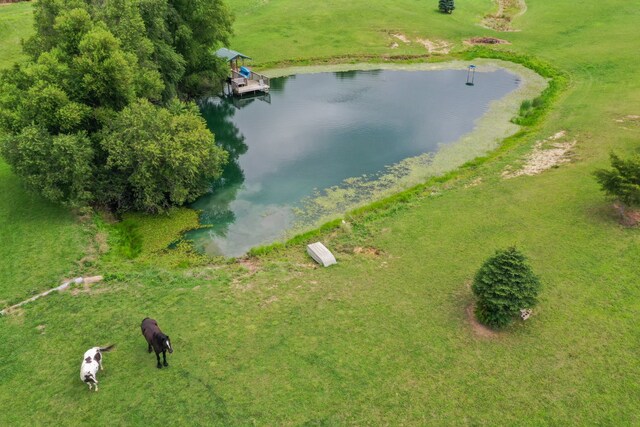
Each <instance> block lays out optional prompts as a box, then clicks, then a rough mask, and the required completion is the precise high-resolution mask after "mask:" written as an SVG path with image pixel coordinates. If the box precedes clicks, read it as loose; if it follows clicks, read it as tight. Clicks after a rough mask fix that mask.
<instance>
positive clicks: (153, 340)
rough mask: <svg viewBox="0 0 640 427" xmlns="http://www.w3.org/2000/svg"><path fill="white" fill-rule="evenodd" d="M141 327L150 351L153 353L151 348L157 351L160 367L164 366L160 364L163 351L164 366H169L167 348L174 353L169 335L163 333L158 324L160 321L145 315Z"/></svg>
mask: <svg viewBox="0 0 640 427" xmlns="http://www.w3.org/2000/svg"><path fill="white" fill-rule="evenodd" d="M140 328H141V329H142V335H144V338H145V339H146V340H147V343H148V344H149V353H151V348H153V350H154V351H155V352H156V358H157V359H158V369H160V368H162V365H161V364H160V353H162V357H163V359H164V366H169V364H168V363H167V350H169V353H173V348H172V347H171V341H169V336H168V335H165V334H163V333H162V331H161V330H160V327H159V326H158V322H156V321H155V320H153V319H149V318H148V317H145V318H144V319H143V320H142V324H141V325H140Z"/></svg>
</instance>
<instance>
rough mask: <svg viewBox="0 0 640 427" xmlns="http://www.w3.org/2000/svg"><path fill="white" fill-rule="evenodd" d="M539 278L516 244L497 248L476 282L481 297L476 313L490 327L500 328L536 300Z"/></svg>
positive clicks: (485, 263) (476, 293)
mask: <svg viewBox="0 0 640 427" xmlns="http://www.w3.org/2000/svg"><path fill="white" fill-rule="evenodd" d="M539 289H540V281H539V280H538V278H537V277H536V275H535V274H533V271H532V270H531V267H529V265H528V264H527V259H526V257H525V256H524V255H523V254H522V253H520V252H519V251H518V250H517V249H516V248H515V247H510V248H507V249H504V250H498V251H496V253H495V254H494V255H493V256H492V257H491V258H489V259H487V260H486V261H485V262H484V264H483V265H482V267H481V268H480V270H479V271H478V273H477V274H476V277H475V278H474V281H473V286H472V290H473V293H474V294H475V295H476V297H477V298H478V303H477V306H476V316H477V318H478V320H479V321H480V322H482V323H484V324H486V325H488V326H491V327H495V328H501V327H504V326H506V325H508V324H509V323H510V322H511V321H512V320H513V319H514V318H516V317H517V316H518V315H519V314H520V309H523V308H531V307H533V306H534V305H535V304H536V303H537V296H538V291H539Z"/></svg>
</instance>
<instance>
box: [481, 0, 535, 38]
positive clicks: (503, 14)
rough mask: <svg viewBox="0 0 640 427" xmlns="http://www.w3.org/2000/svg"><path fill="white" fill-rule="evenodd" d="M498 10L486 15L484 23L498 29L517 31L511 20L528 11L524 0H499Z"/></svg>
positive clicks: (488, 26)
mask: <svg viewBox="0 0 640 427" xmlns="http://www.w3.org/2000/svg"><path fill="white" fill-rule="evenodd" d="M497 3H498V11H497V12H496V13H492V14H489V15H485V17H484V18H483V19H482V25H483V26H485V27H487V28H490V29H492V30H496V31H505V32H506V31H517V30H515V29H514V28H513V27H511V21H512V20H513V18H516V17H518V16H520V15H522V14H524V13H525V12H526V11H527V4H526V3H525V2H524V0H497Z"/></svg>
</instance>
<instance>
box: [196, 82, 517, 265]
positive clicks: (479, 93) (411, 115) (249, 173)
mask: <svg viewBox="0 0 640 427" xmlns="http://www.w3.org/2000/svg"><path fill="white" fill-rule="evenodd" d="M516 78H517V77H516V76H515V75H514V74H511V73H510V72H508V71H506V70H497V71H493V72H487V73H479V74H477V75H476V85H475V86H473V87H469V86H466V85H465V81H466V71H465V70H444V71H426V72H425V71H422V72H420V71H387V70H378V71H349V72H340V73H319V74H306V75H304V74H303V75H298V76H291V77H288V78H286V77H285V78H277V79H272V80H271V93H270V94H268V95H266V96H259V97H246V98H240V99H238V98H222V99H221V98H212V99H209V100H207V101H206V102H204V103H203V104H202V113H203V115H204V117H205V119H206V120H207V124H208V126H209V128H210V129H211V130H212V131H213V132H214V134H215V138H216V143H218V144H219V145H221V146H223V147H224V148H225V149H226V150H227V151H229V153H230V159H231V161H230V163H229V164H228V165H227V167H226V168H225V171H224V174H223V178H222V179H221V180H219V181H218V182H215V183H214V184H213V191H212V193H211V194H209V195H206V196H204V197H202V198H200V199H199V200H197V201H196V202H195V203H194V204H193V205H192V206H193V207H194V208H195V209H199V210H202V215H201V222H202V223H203V224H205V225H208V226H210V228H204V229H201V230H196V231H193V232H190V233H189V234H188V237H189V238H191V239H193V240H194V242H195V243H196V246H197V247H198V248H200V249H202V250H204V251H206V252H207V253H210V254H216V255H219V254H222V255H227V256H238V255H241V254H243V253H245V252H246V251H247V250H248V249H250V248H251V247H253V246H256V245H260V244H266V243H270V242H273V241H275V240H278V239H279V238H282V236H283V234H284V232H285V231H286V230H287V229H289V228H290V227H291V226H292V224H293V222H294V221H295V215H294V210H293V208H294V207H296V206H297V205H298V204H299V203H300V201H301V200H302V199H304V198H305V197H309V196H310V195H311V194H313V192H314V190H322V189H324V188H328V187H331V186H335V185H338V184H340V183H341V182H342V181H343V180H344V179H346V178H349V177H358V176H362V175H368V176H371V175H375V174H376V173H377V172H379V171H381V170H382V169H384V167H385V166H387V165H391V164H394V163H396V162H398V161H400V160H402V159H405V158H408V157H412V156H416V155H419V154H423V153H427V152H435V151H436V150H437V148H438V145H439V144H442V143H448V142H452V141H455V140H457V139H458V138H460V137H461V136H462V135H464V134H465V133H468V132H470V131H471V130H472V129H473V122H474V120H476V119H477V118H479V117H480V116H481V115H482V114H483V113H484V112H485V111H486V110H487V108H488V104H489V103H490V102H491V101H492V100H496V99H500V98H502V97H504V96H505V95H506V94H507V93H509V92H510V91H512V90H514V89H515V88H516V87H517V82H516Z"/></svg>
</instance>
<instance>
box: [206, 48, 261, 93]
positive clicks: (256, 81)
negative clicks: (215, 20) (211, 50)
mask: <svg viewBox="0 0 640 427" xmlns="http://www.w3.org/2000/svg"><path fill="white" fill-rule="evenodd" d="M216 56H218V57H220V58H223V59H225V60H226V61H228V62H229V67H230V76H229V77H228V79H227V84H228V87H229V92H230V93H232V94H233V95H239V96H242V95H243V94H246V93H256V92H264V93H268V92H269V88H270V86H269V83H270V82H269V77H267V76H265V75H262V74H259V73H256V72H254V71H252V70H250V69H249V68H247V67H245V66H244V60H245V59H251V58H250V57H248V56H247V55H244V54H242V53H240V52H237V51H235V50H231V49H227V48H224V47H223V48H221V49H218V50H217V51H216ZM239 61H241V64H240V63H239Z"/></svg>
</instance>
